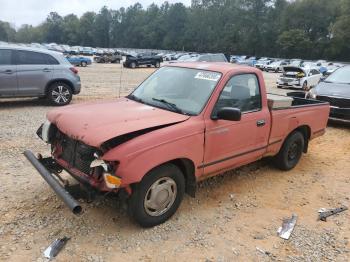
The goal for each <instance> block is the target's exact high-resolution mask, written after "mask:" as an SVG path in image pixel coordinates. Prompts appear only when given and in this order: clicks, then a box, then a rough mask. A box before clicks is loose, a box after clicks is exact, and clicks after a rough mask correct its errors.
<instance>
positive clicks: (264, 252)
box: [256, 247, 271, 256]
mask: <svg viewBox="0 0 350 262" xmlns="http://www.w3.org/2000/svg"><path fill="white" fill-rule="evenodd" d="M256 250H258V251H259V252H260V253H262V254H264V255H268V256H269V255H270V254H271V253H270V252H269V251H265V250H263V249H261V248H260V247H256Z"/></svg>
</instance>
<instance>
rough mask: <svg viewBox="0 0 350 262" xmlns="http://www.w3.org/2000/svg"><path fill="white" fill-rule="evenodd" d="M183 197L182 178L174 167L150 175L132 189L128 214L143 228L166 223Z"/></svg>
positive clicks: (166, 167)
mask: <svg viewBox="0 0 350 262" xmlns="http://www.w3.org/2000/svg"><path fill="white" fill-rule="evenodd" d="M184 193H185V178H184V175H183V174H182V172H181V171H180V169H179V168H178V167H177V166H175V165H173V164H165V165H162V166H159V167H157V168H155V169H153V170H152V171H150V172H149V173H148V174H147V175H146V176H145V177H144V178H143V179H142V181H141V182H140V183H139V184H137V185H135V187H134V188H133V192H132V195H131V197H130V199H129V205H128V209H129V214H130V215H131V217H132V218H133V219H134V220H135V221H136V222H137V223H138V224H140V225H141V226H142V227H152V226H156V225H159V224H161V223H163V222H165V221H166V220H168V219H169V218H170V217H171V216H172V215H173V214H174V213H175V212H176V210H177V209H178V207H179V206H180V203H181V201H182V198H183V195H184Z"/></svg>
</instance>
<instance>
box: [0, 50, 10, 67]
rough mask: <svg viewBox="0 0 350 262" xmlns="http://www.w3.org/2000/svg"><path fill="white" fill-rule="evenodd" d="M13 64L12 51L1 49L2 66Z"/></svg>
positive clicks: (0, 62)
mask: <svg viewBox="0 0 350 262" xmlns="http://www.w3.org/2000/svg"><path fill="white" fill-rule="evenodd" d="M11 64H12V51H11V50H8V49H0V65H11Z"/></svg>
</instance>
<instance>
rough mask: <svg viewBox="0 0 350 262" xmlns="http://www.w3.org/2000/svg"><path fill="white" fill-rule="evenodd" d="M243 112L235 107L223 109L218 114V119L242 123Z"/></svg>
mask: <svg viewBox="0 0 350 262" xmlns="http://www.w3.org/2000/svg"><path fill="white" fill-rule="evenodd" d="M241 116H242V113H241V110H240V109H239V108H233V107H223V108H220V109H219V111H218V112H217V117H216V119H222V120H228V121H240V120H241Z"/></svg>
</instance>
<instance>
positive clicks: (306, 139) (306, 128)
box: [283, 125, 311, 153]
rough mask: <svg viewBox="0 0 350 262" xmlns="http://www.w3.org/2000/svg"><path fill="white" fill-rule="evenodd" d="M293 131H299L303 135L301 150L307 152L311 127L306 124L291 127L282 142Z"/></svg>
mask: <svg viewBox="0 0 350 262" xmlns="http://www.w3.org/2000/svg"><path fill="white" fill-rule="evenodd" d="M295 131H298V132H300V133H301V134H302V135H303V137H304V142H305V143H304V149H303V152H304V153H307V150H308V147H309V140H310V137H311V128H310V126H308V125H302V126H298V127H297V128H295V129H293V130H292V131H291V132H290V133H289V134H288V136H287V137H286V138H285V139H284V141H283V143H284V142H285V141H286V140H287V139H288V137H290V136H291V135H292V134H293V133H294V132H295Z"/></svg>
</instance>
